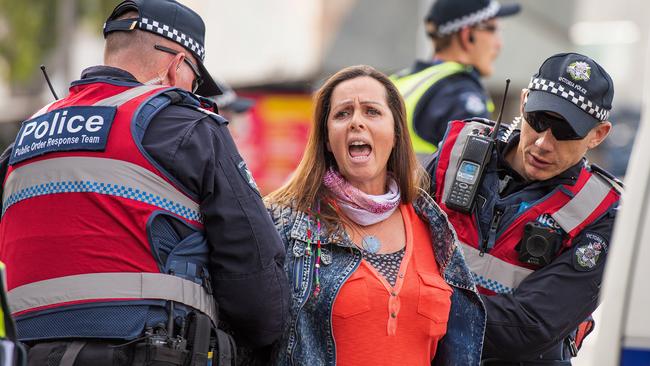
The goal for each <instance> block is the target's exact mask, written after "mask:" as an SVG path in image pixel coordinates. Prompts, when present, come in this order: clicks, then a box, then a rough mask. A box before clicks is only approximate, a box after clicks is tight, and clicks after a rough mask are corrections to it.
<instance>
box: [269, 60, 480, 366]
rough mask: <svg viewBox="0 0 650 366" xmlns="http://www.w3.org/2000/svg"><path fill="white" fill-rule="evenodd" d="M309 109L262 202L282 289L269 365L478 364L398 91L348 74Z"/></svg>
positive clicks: (446, 239)
mask: <svg viewBox="0 0 650 366" xmlns="http://www.w3.org/2000/svg"><path fill="white" fill-rule="evenodd" d="M315 103H316V107H315V116H314V124H313V126H312V130H311V133H310V137H309V141H308V143H307V148H306V151H305V153H304V156H303V158H302V161H301V162H300V165H299V166H298V168H297V170H296V172H295V173H294V175H293V176H292V177H291V178H290V180H289V181H288V183H287V184H286V185H284V186H283V187H282V188H280V189H278V190H277V191H275V192H273V193H271V194H270V195H269V196H268V197H267V198H266V202H267V204H268V207H269V212H270V213H271V216H272V218H273V221H274V223H275V225H276V227H277V229H278V231H279V232H280V234H281V235H280V236H281V237H282V239H283V241H284V244H285V245H286V248H287V257H286V264H285V269H286V271H287V275H288V277H289V281H290V283H291V286H290V291H291V293H290V294H287V296H290V297H291V308H290V317H289V324H287V325H286V327H285V333H284V335H283V337H282V338H281V339H280V341H279V342H278V343H277V344H276V345H275V347H274V352H273V355H272V361H271V364H274V365H415V366H418V365H421V366H425V365H426V366H429V365H431V364H432V361H435V364H437V365H438V364H439V365H478V364H479V360H480V354H481V345H482V340H483V330H484V326H485V313H484V310H483V307H482V304H481V301H480V299H479V296H478V294H477V292H476V287H475V285H474V282H473V279H472V276H471V274H470V272H469V270H468V268H467V266H466V265H465V261H464V259H463V256H462V254H461V252H460V249H459V248H458V247H457V246H456V234H455V232H454V231H453V229H452V228H451V226H450V225H449V223H448V221H447V218H446V216H445V215H444V214H443V213H442V212H441V210H440V209H439V207H438V206H437V205H436V204H435V203H434V202H433V200H432V199H431V198H430V197H429V196H428V195H427V194H426V193H425V190H424V189H423V188H424V187H426V185H427V184H428V182H427V180H426V179H425V177H426V175H425V173H424V172H423V169H422V168H421V167H420V166H419V165H418V162H417V160H416V157H415V153H414V152H413V150H412V148H411V141H410V138H409V133H408V130H407V126H406V122H405V121H406V119H405V111H404V102H403V100H402V97H401V96H400V94H399V92H398V91H397V89H396V88H395V86H394V85H393V84H392V82H391V81H390V80H389V79H388V78H387V77H386V76H385V75H384V74H382V73H380V72H378V71H376V70H375V69H373V68H372V67H369V66H354V67H349V68H346V69H343V70H341V71H339V72H338V73H336V74H335V75H333V76H332V77H330V78H329V79H328V80H327V81H326V82H325V84H324V85H323V87H321V88H320V90H319V91H318V92H317V93H316V96H315ZM443 337H444V338H443Z"/></svg>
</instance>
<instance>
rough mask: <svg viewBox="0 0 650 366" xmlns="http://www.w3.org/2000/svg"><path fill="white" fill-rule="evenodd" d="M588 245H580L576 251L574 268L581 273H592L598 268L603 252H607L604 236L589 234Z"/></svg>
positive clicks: (587, 235)
mask: <svg viewBox="0 0 650 366" xmlns="http://www.w3.org/2000/svg"><path fill="white" fill-rule="evenodd" d="M586 237H587V239H588V240H589V241H588V242H586V243H583V244H580V245H578V246H577V247H576V249H575V252H574V253H575V256H574V260H575V261H574V267H575V268H576V269H577V270H579V271H591V270H592V269H594V268H595V267H596V265H597V264H598V262H599V260H600V259H601V257H602V254H603V252H605V253H606V252H607V244H606V242H605V239H603V237H602V236H600V235H597V234H593V233H587V234H586Z"/></svg>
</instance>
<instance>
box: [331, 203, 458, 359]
mask: <svg viewBox="0 0 650 366" xmlns="http://www.w3.org/2000/svg"><path fill="white" fill-rule="evenodd" d="M400 211H401V212H402V217H403V219H404V227H405V229H406V251H405V253H404V259H403V260H402V263H401V265H400V270H399V273H398V275H397V281H396V282H395V286H394V287H392V286H391V285H390V284H389V283H388V281H386V279H385V278H384V277H383V276H382V275H380V274H379V273H378V272H377V270H375V268H374V267H372V266H371V265H370V264H369V263H367V262H366V261H365V260H362V261H361V265H360V266H359V268H358V269H357V270H356V271H355V272H354V273H353V274H352V275H351V276H350V278H349V279H348V280H347V281H346V282H345V283H344V284H343V286H342V287H341V290H340V291H339V294H338V296H337V297H336V300H335V301H334V308H333V310H332V327H333V331H334V341H335V343H336V364H337V365H342V366H346V365H354V366H363V365H375V366H376V365H414V366H417V365H421V366H429V365H430V364H431V360H433V357H434V356H435V354H436V348H437V346H438V341H439V340H440V339H441V338H442V337H443V336H444V335H445V332H446V331H447V320H448V319H449V309H450V307H451V294H452V289H451V287H449V285H447V283H446V282H445V281H444V280H443V279H442V277H441V276H440V271H439V269H438V264H437V263H436V260H435V258H434V256H433V247H432V245H431V235H430V231H429V227H428V225H427V224H426V223H425V222H424V221H422V220H421V219H420V218H419V217H418V216H417V214H416V213H415V210H414V209H413V207H412V206H411V205H400ZM414 254H415V255H414Z"/></svg>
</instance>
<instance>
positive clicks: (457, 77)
mask: <svg viewBox="0 0 650 366" xmlns="http://www.w3.org/2000/svg"><path fill="white" fill-rule="evenodd" d="M519 10H520V7H519V5H517V4H509V5H501V4H499V3H497V2H496V1H489V0H463V1H458V0H437V1H435V2H434V3H433V5H432V6H431V8H430V10H429V13H428V14H427V17H426V18H425V22H427V23H432V24H433V25H435V27H436V33H435V35H438V36H448V35H451V34H453V33H456V32H458V31H459V30H461V29H462V28H463V27H471V26H474V25H476V24H479V23H481V22H484V21H486V20H488V19H491V18H495V17H503V16H508V15H513V14H516V13H518V12H519ZM429 36H434V34H429ZM391 79H392V80H393V82H394V83H395V85H396V86H397V88H398V89H399V91H400V92H401V93H402V95H403V97H404V102H405V104H406V118H407V124H408V127H409V133H410V135H411V141H412V143H413V148H414V149H415V152H416V154H418V156H419V157H420V158H421V159H423V158H425V157H428V156H429V155H430V154H432V153H434V152H435V151H436V149H437V148H438V143H439V142H440V141H441V140H442V138H443V136H444V133H445V130H446V129H447V123H448V122H449V121H453V120H463V119H466V118H471V117H482V118H489V117H490V114H491V113H492V112H493V110H494V105H493V103H492V101H491V100H490V97H489V96H488V94H487V92H486V90H485V88H484V87H483V85H482V83H481V79H480V74H479V72H478V71H477V70H476V69H475V68H474V67H473V66H472V65H465V64H462V63H460V62H458V61H457V60H447V61H443V60H440V59H437V58H435V59H434V60H433V61H427V62H425V61H417V62H416V63H415V64H414V65H413V67H411V68H408V69H405V70H403V71H400V72H398V73H396V74H395V75H392V76H391Z"/></svg>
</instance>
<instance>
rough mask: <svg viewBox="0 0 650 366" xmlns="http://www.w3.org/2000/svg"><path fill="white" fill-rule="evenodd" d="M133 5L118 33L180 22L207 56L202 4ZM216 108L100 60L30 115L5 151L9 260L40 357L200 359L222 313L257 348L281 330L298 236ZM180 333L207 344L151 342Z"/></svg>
mask: <svg viewBox="0 0 650 366" xmlns="http://www.w3.org/2000/svg"><path fill="white" fill-rule="evenodd" d="M120 7H122V9H121V11H122V13H123V12H124V11H127V10H129V9H132V8H133V7H137V10H138V11H139V15H140V17H139V18H136V19H130V20H127V21H126V22H124V21H119V20H118V21H116V22H117V24H115V23H111V22H110V21H109V22H107V24H108V25H107V28H109V29H110V30H111V31H115V30H120V27H122V26H124V24H126V26H127V30H128V29H132V28H133V27H139V28H140V29H143V30H149V31H152V32H155V33H158V34H161V35H162V33H159V32H157V30H156V29H153V28H152V27H153V26H155V27H160V28H165V27H166V28H167V29H168V32H166V33H165V36H167V37H168V38H170V39H172V40H174V41H177V40H178V39H180V40H182V41H183V42H180V43H181V45H183V46H184V47H187V48H188V49H189V50H190V51H191V52H192V53H193V54H194V55H195V56H196V58H197V59H198V60H202V56H203V51H202V44H203V33H204V28H200V29H198V28H193V29H194V31H195V33H192V29H190V31H189V32H187V29H188V28H184V26H185V25H186V24H187V23H191V24H192V27H203V23H202V21H201V20H200V17H198V15H196V13H194V12H192V11H191V10H189V9H188V8H186V7H184V6H182V5H180V4H178V3H176V2H175V1H171V0H159V1H148V2H146V1H145V2H142V1H135V2H132V1H127V2H123V3H121V4H120V5H118V7H117V8H116V11H115V12H114V14H113V15H119V14H117V13H119V12H118V9H120ZM125 9H127V10H125ZM113 15H112V16H113ZM168 15H169V16H172V18H171V19H168ZM110 19H111V18H109V20H110ZM152 19H158V20H157V21H155V22H153V21H152ZM164 19H167V20H168V21H167V22H165V21H161V20H164ZM174 26H176V27H178V29H175V28H174ZM179 29H180V31H179ZM197 29H198V30H197ZM182 30H185V31H186V32H187V33H184V32H182ZM105 31H106V28H105ZM176 37H178V38H176ZM154 51H155V50H153V49H152V52H154ZM201 68H202V70H204V68H203V67H202V66H201ZM203 76H204V77H207V78H208V79H210V81H211V82H208V84H207V85H208V86H210V84H212V85H213V86H214V82H213V81H212V79H211V78H210V77H209V74H206V72H205V71H203ZM210 89H211V90H212V91H214V90H215V88H214V87H212V88H208V89H207V91H210ZM216 90H217V91H218V89H216ZM212 107H213V105H212V104H210V103H209V101H207V100H205V99H202V98H199V97H197V96H195V95H194V94H191V93H189V92H187V91H184V90H182V89H178V88H172V87H165V86H156V85H143V84H142V83H140V82H138V81H137V80H136V79H135V77H133V76H132V75H131V74H129V73H128V72H126V71H124V70H121V69H118V68H114V67H107V66H97V67H91V68H89V69H87V70H85V71H84V72H83V73H82V77H81V79H80V80H78V81H75V82H73V83H72V84H71V87H70V94H69V95H68V96H67V97H65V98H63V99H61V100H59V101H56V102H54V103H51V104H49V105H47V106H45V107H44V108H42V109H41V110H40V111H38V112H37V113H36V114H35V115H34V116H32V118H30V119H29V120H27V121H25V122H24V123H23V125H22V127H21V130H20V131H19V133H18V136H17V138H16V140H15V142H14V144H13V146H12V147H10V148H9V149H8V150H7V151H6V152H5V153H4V154H3V156H2V160H0V172H2V173H3V174H2V176H3V185H2V191H1V192H0V193H2V197H3V198H2V203H3V206H2V218H1V219H0V233H1V234H0V237H1V239H0V242H1V243H0V247H1V249H0V257H1V258H2V259H3V260H5V262H6V263H7V264H8V266H9V273H8V289H9V302H10V305H11V307H12V312H13V314H14V315H15V317H16V319H17V328H18V337H19V339H21V340H23V341H28V342H29V343H30V344H31V345H33V346H34V347H32V349H31V350H30V354H29V356H30V364H45V362H46V361H45V360H48V361H47V362H48V363H49V362H50V361H52V362H57V360H61V361H60V362H61V364H62V365H63V364H70V365H72V363H74V362H75V361H74V360H75V358H78V359H77V361H78V363H77V364H86V363H89V362H92V360H98V359H99V360H101V359H114V360H115V364H123V362H122V361H124V362H126V359H131V360H133V359H135V360H136V361H137V362H140V363H138V364H145V363H146V362H150V361H151V360H152V359H154V358H156V357H160V358H163V359H165V358H167V360H168V361H169V362H172V361H173V362H176V363H170V364H185V362H190V361H191V362H199V361H197V359H196V357H199V358H201V357H202V358H203V359H204V360H205V359H206V358H207V350H208V348H209V347H211V348H214V347H216V346H217V345H215V344H213V345H210V344H209V342H210V339H209V334H208V336H200V337H194V339H189V340H188V337H192V335H200V334H203V335H205V330H206V329H207V331H208V332H209V330H210V328H213V329H214V328H215V327H216V326H217V324H218V323H219V322H220V321H221V320H225V321H227V322H228V323H229V324H230V325H231V326H232V328H233V329H234V330H235V333H236V334H237V335H238V336H239V337H241V339H243V340H245V341H246V343H247V344H249V345H251V346H254V347H259V346H265V345H268V344H270V343H272V342H273V341H274V340H275V338H276V337H277V336H279V335H280V334H281V332H282V329H283V324H284V320H285V311H286V309H287V308H288V298H287V296H286V294H287V293H288V292H287V283H286V278H285V275H284V270H283V258H284V248H283V246H282V244H281V242H280V238H279V236H278V234H277V231H276V230H275V227H274V226H273V224H272V222H271V220H270V218H269V216H268V214H267V212H266V209H265V207H264V205H263V203H262V200H261V197H260V193H259V191H258V189H257V186H256V185H255V182H254V180H253V178H252V176H251V174H250V171H249V170H248V169H247V167H246V164H245V163H244V161H243V160H242V158H241V157H240V155H239V153H238V152H237V149H236V147H235V144H234V142H233V140H232V138H231V136H230V134H229V132H228V129H227V121H226V120H224V119H223V118H222V117H220V116H219V115H217V114H215V113H214V112H212V111H211V110H210V109H211V108H212ZM170 314H173V316H172V315H170ZM199 319H203V321H200V320H199ZM205 319H207V323H206V321H204V320H205ZM205 324H208V325H207V326H206V325H205ZM206 327H207V328H206ZM172 328H173V329H175V332H174V334H170V337H167V333H166V332H171V329H172ZM200 331H202V332H204V333H200ZM176 334H178V335H180V336H181V337H184V339H185V341H188V342H192V341H197V342H198V343H195V344H191V343H190V344H188V345H189V346H190V347H193V348H194V350H191V352H190V354H189V355H188V354H187V350H185V351H183V352H184V353H183V352H177V353H175V354H174V356H173V357H172V356H169V355H167V354H166V353H168V352H171V351H170V350H168V349H165V350H162V352H163V353H162V354H161V353H160V349H158V351H156V347H153V346H151V347H149V346H150V345H151V344H152V343H155V342H153V341H151V340H152V339H155V337H157V336H159V337H162V339H165V340H166V341H165V342H167V343H168V342H170V341H169V340H170V339H172V338H174V337H175V336H176ZM140 337H142V338H140ZM107 339H108V340H113V341H111V342H112V343H113V344H115V345H118V344H122V343H124V342H125V341H126V340H137V339H142V342H133V346H134V347H135V350H133V348H131V347H129V349H131V350H133V351H132V352H131V353H128V352H127V354H125V353H124V352H122V351H126V350H127V347H125V348H121V347H117V348H115V347H105V346H102V345H103V344H105V342H107V341H103V340H107ZM174 339H177V340H178V341H179V342H180V343H179V346H178V347H176V348H177V349H180V350H183V349H184V348H183V343H182V339H181V338H174ZM46 340H55V341H56V340H59V342H51V343H42V342H43V341H46ZM68 340H73V342H72V343H70V342H66V341H68ZM79 340H81V342H79ZM221 340H222V339H221V338H219V340H218V342H221ZM139 343H146V344H147V347H149V348H146V349H145V350H146V352H140V353H138V350H139V349H141V347H140V346H139V345H138V344H139ZM198 346H200V347H201V349H200V350H199V349H197V348H196V347H198ZM218 346H224V347H225V348H220V349H221V350H224V352H223V354H225V353H227V352H225V351H226V348H228V352H231V351H232V349H230V348H229V347H230V345H229V344H219V345H218ZM152 350H153V351H152ZM85 351H88V352H85ZM118 351H119V352H118ZM199 351H200V352H199ZM120 352H121V353H120ZM156 352H158V353H156ZM192 352H194V353H192ZM118 353H119V355H118ZM199 353H200V354H199ZM99 355H101V356H99ZM174 357H176V359H174ZM118 358H122V360H118ZM64 361H65V362H64ZM205 361H207V360H205ZM219 361H220V362H219V363H220V364H222V363H224V362H221V361H225V360H219ZM129 364H130V363H129ZM147 364H149V363H147ZM197 364H198V363H197Z"/></svg>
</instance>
